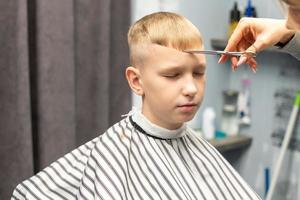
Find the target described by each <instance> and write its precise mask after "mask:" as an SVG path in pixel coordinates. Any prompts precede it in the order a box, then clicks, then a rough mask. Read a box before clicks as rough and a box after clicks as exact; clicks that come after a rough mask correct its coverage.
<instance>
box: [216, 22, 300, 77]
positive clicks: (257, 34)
mask: <svg viewBox="0 0 300 200" xmlns="http://www.w3.org/2000/svg"><path fill="white" fill-rule="evenodd" d="M294 34H295V32H294V31H292V30H289V29H287V28H286V20H277V19H267V18H246V17H244V18H242V19H241V20H240V22H239V23H238V25H237V27H236V29H235V30H234V32H233V33H232V35H231V37H230V38H229V40H228V43H227V46H226V48H225V50H224V51H250V52H254V53H257V52H259V51H261V50H263V49H265V48H267V47H269V46H272V45H274V44H277V43H279V42H280V43H286V42H287V41H288V40H290V38H291V37H292V36H293V35H294ZM228 58H229V57H228V56H226V55H222V56H221V58H220V59H219V63H223V62H225V61H226V60H227V59H228ZM231 63H232V65H231V67H232V69H233V70H236V69H237V67H238V66H239V65H241V64H244V63H247V64H248V65H249V66H250V67H251V69H252V71H254V72H256V67H257V63H256V61H255V59H254V58H253V57H251V54H245V56H241V57H240V58H239V60H238V58H237V57H231Z"/></svg>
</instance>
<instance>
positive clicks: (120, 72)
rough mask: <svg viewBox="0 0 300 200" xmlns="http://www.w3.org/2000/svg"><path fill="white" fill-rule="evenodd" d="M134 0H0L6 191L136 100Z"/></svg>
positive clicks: (0, 118)
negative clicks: (130, 40) (130, 42)
mask: <svg viewBox="0 0 300 200" xmlns="http://www.w3.org/2000/svg"><path fill="white" fill-rule="evenodd" d="M129 1H130V0H122V1H119V0H74V1H72V0H51V1H49V0H27V1H24V0H9V1H8V0H0V24H1V25H0V138H1V139H0V159H1V161H0V180H1V181H0V199H9V197H10V195H11V193H12V190H13V188H14V187H15V186H16V185H17V184H18V183H19V182H21V181H22V180H24V179H26V178H28V177H30V176H31V175H33V174H34V173H35V172H37V171H39V170H41V169H42V168H44V167H45V166H47V165H49V164H50V163H51V162H53V161H54V160H56V159H57V158H59V157H61V156H62V155H64V154H65V153H67V152H69V151H70V150H72V149H74V148H76V147H77V146H79V145H81V144H83V143H85V142H87V141H88V140H91V139H92V138H94V137H96V136H98V135H100V134H101V133H103V131H105V130H106V129H107V128H108V127H109V126H110V125H112V124H113V123H115V122H117V121H119V120H120V115H121V114H124V113H127V112H128V110H129V108H130V102H131V100H130V96H131V95H130V90H129V87H128V86H127V83H126V80H125V77H124V71H125V67H126V65H127V64H128V63H129V61H128V48H127V42H126V33H127V30H128V27H129V22H130V2H129Z"/></svg>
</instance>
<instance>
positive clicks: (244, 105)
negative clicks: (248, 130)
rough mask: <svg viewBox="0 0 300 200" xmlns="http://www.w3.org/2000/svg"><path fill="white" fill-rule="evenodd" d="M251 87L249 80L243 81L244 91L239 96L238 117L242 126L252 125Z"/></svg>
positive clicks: (244, 79)
mask: <svg viewBox="0 0 300 200" xmlns="http://www.w3.org/2000/svg"><path fill="white" fill-rule="evenodd" d="M250 85H251V80H250V79H249V78H243V79H242V88H243V89H242V91H241V92H240V93H239V96H238V115H239V123H240V125H250V123H251V117H250Z"/></svg>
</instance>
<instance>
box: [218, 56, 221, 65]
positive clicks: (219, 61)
mask: <svg viewBox="0 0 300 200" xmlns="http://www.w3.org/2000/svg"><path fill="white" fill-rule="evenodd" d="M221 61H222V56H221V57H220V59H219V60H218V64H220V63H221Z"/></svg>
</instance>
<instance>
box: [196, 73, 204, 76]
mask: <svg viewBox="0 0 300 200" xmlns="http://www.w3.org/2000/svg"><path fill="white" fill-rule="evenodd" d="M204 74H205V73H204V72H194V76H203V75H204Z"/></svg>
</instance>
